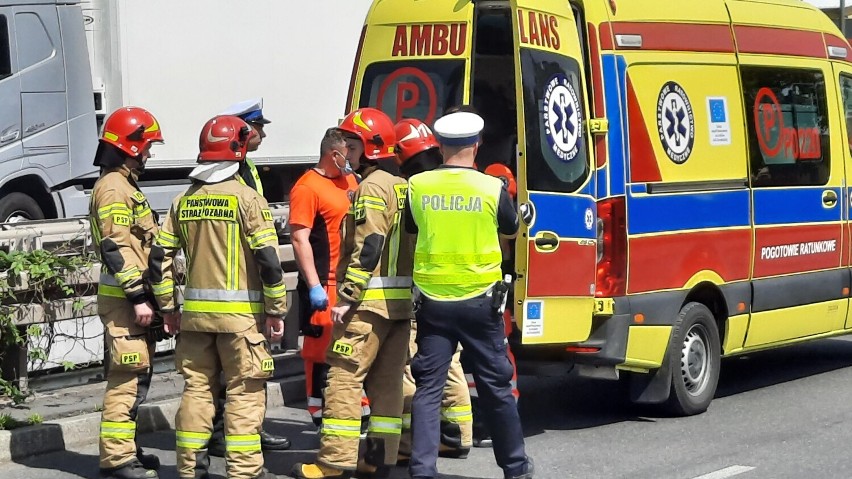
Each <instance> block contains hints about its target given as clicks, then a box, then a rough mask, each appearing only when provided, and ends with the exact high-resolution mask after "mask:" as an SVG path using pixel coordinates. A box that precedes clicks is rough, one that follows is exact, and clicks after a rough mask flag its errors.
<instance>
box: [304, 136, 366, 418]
mask: <svg viewBox="0 0 852 479" xmlns="http://www.w3.org/2000/svg"><path fill="white" fill-rule="evenodd" d="M347 155H348V148H347V146H346V138H345V136H344V134H343V133H342V132H341V131H340V130H338V129H337V128H329V129H328V130H327V131H326V132H325V136H324V137H323V139H322V142H321V143H320V159H319V162H318V163H317V164H316V166H314V167H313V168H312V169H310V170H308V171H307V172H305V174H304V175H302V177H301V178H299V180H298V181H296V184H295V185H293V189H292V190H291V191H290V232H291V233H290V234H291V238H292V242H293V251H294V253H295V256H296V263H297V264H298V266H299V283H298V286H297V292H298V300H299V330H300V333H301V334H302V335H304V343H303V345H302V358H303V359H304V360H305V388H306V392H307V395H308V411H309V412H310V414H311V418H312V419H313V420H314V423H315V424H316V425H317V426H319V425H320V423H321V421H322V398H323V395H322V392H323V388H324V387H325V377H326V373H327V372H328V365H327V364H325V351H326V349H327V348H328V343H329V340H330V338H331V308H330V307H329V304H331V305H333V304H335V303H336V302H337V298H336V289H337V278H335V273H334V270H335V268H336V267H337V263H338V259H339V256H340V227H341V224H342V222H343V219H344V217H345V216H346V213H348V212H349V206H350V202H351V198H352V196H353V195H354V193H355V190H356V189H357V187H358V184H357V181H356V178H355V175H353V174H352V173H353V169H355V168H357V167H358V166H359V165H358V164H357V162H358V159H357V158H354V159H349V158H347ZM350 161H352V163H351V164H350ZM353 166H354V168H353Z"/></svg>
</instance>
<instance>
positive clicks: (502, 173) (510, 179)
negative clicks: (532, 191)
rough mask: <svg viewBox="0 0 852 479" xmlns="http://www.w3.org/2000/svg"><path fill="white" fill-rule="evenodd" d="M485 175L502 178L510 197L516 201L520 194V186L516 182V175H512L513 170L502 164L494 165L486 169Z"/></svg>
mask: <svg viewBox="0 0 852 479" xmlns="http://www.w3.org/2000/svg"><path fill="white" fill-rule="evenodd" d="M485 174H486V175H491V176H496V177H497V178H500V179H501V180H502V181H503V184H504V185H506V189H507V190H508V191H509V196H511V197H512V199H515V196H517V194H518V184H517V183H516V182H515V175H513V174H512V170H510V169H509V167H508V166H506V165H502V164H500V163H492V164H490V165H488V168H485Z"/></svg>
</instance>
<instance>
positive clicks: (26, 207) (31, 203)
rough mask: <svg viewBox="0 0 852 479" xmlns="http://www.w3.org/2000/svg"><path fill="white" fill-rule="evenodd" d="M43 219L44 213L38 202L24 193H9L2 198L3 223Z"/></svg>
mask: <svg viewBox="0 0 852 479" xmlns="http://www.w3.org/2000/svg"><path fill="white" fill-rule="evenodd" d="M43 219H44V213H43V212H42V211H41V208H40V207H39V205H38V203H36V200H34V199H32V198H31V197H29V196H27V195H25V194H23V193H18V192H15V193H9V194H7V195H3V196H2V198H0V221H2V222H3V223H17V222H19V221H27V220H43Z"/></svg>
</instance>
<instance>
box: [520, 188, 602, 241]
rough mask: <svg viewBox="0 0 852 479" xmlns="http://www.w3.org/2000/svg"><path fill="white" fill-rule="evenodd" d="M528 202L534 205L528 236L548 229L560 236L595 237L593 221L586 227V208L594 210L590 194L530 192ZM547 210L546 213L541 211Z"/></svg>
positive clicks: (593, 200)
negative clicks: (533, 219)
mask: <svg viewBox="0 0 852 479" xmlns="http://www.w3.org/2000/svg"><path fill="white" fill-rule="evenodd" d="M530 202H531V203H532V204H534V205H535V209H536V215H535V221H534V222H533V224H532V226H530V236H535V235H536V234H537V233H538V232H540V231H550V232H553V233H555V234H556V235H557V236H559V237H560V238H595V237H596V236H597V231H596V228H595V225H594V223H592V227H591V228H587V227H586V221H585V219H586V210H587V209H589V210H591V211H592V212H594V211H595V199H594V198H593V197H592V196H574V195H565V194H558V193H538V192H535V193H534V192H530ZM543 212H548V213H546V214H545V213H543Z"/></svg>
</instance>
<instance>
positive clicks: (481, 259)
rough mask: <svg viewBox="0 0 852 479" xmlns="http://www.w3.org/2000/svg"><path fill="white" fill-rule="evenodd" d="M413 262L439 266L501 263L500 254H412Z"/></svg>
mask: <svg viewBox="0 0 852 479" xmlns="http://www.w3.org/2000/svg"><path fill="white" fill-rule="evenodd" d="M414 261H416V262H420V263H439V264H467V263H494V262H497V263H499V262H501V261H503V254H502V253H499V252H498V253H485V254H475V253H452V254H447V253H424V252H419V253H414Z"/></svg>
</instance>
